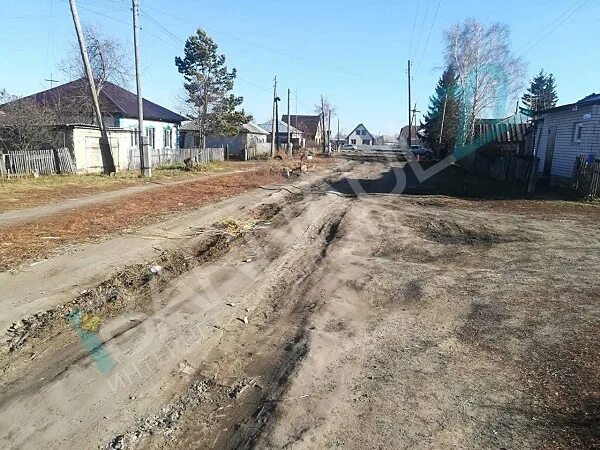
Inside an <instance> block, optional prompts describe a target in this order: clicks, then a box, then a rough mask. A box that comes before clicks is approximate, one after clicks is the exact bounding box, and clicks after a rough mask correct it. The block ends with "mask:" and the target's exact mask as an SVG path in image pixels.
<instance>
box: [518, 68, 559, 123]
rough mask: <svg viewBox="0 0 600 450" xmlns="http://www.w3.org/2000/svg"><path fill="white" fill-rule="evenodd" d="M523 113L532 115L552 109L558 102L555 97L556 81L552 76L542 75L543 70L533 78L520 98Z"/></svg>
mask: <svg viewBox="0 0 600 450" xmlns="http://www.w3.org/2000/svg"><path fill="white" fill-rule="evenodd" d="M521 101H522V102H523V105H524V109H523V112H525V113H529V114H531V113H534V112H536V111H542V110H544V109H549V108H554V107H555V106H556V103H557V102H558V96H557V95H556V80H555V79H554V75H552V74H548V75H546V74H545V73H544V69H541V70H540V72H539V73H538V74H537V75H536V76H535V77H533V80H532V81H531V84H530V86H529V87H528V88H527V92H526V93H525V94H524V95H523V97H522V98H521Z"/></svg>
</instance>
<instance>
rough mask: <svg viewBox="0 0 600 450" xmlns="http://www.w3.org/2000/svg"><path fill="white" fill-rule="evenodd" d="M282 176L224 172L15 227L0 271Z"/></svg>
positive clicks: (2, 241)
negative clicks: (69, 245)
mask: <svg viewBox="0 0 600 450" xmlns="http://www.w3.org/2000/svg"><path fill="white" fill-rule="evenodd" d="M280 180H281V175H280V172H279V171H278V170H272V169H270V168H269V169H257V170H255V171H252V172H246V173H241V174H230V175H226V174H224V175H223V176H220V177H217V178H214V177H213V178H211V179H210V180H202V179H199V180H198V181H191V182H189V183H184V184H177V185H172V186H165V187H164V188H161V189H160V190H155V191H152V192H142V193H138V194H135V195H131V196H129V197H126V198H124V199H119V200H115V201H112V202H107V203H102V204H99V205H92V206H88V207H84V208H80V209H77V210H74V211H69V212H66V213H64V214H60V215H56V216H50V217H48V218H46V219H42V220H37V221H35V222H26V223H23V224H20V225H16V226H13V227H11V228H9V229H7V230H6V231H4V232H3V233H2V236H1V237H0V270H3V271H4V270H7V269H9V268H11V267H15V266H17V265H19V264H21V263H23V262H26V261H31V260H35V259H40V258H43V257H46V256H48V255H49V254H50V253H51V252H52V251H53V250H56V249H57V248H58V247H60V246H63V245H65V244H70V243H78V242H83V241H86V240H92V239H97V238H101V237H104V236H107V235H110V234H113V233H116V232H119V231H122V230H125V229H129V228H132V227H137V226H141V225H143V224H146V223H149V222H151V221H156V220H157V219H158V218H159V217H161V216H164V215H165V214H168V213H172V212H176V211H184V210H188V209H191V208H195V207H198V206H200V205H204V204H207V203H211V202H215V201H218V200H221V199H224V198H228V197H232V196H235V195H238V194H241V193H243V192H246V191H248V190H251V189H254V188H256V187H258V186H261V185H264V184H269V183H273V182H275V181H280Z"/></svg>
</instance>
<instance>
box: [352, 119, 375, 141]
mask: <svg viewBox="0 0 600 450" xmlns="http://www.w3.org/2000/svg"><path fill="white" fill-rule="evenodd" d="M346 143H347V144H354V145H374V144H375V137H374V136H373V135H372V134H371V133H369V130H367V128H366V127H365V126H364V125H363V124H362V123H361V124H359V125H358V126H357V127H356V128H355V129H354V130H352V133H350V134H349V135H348V136H347V137H346Z"/></svg>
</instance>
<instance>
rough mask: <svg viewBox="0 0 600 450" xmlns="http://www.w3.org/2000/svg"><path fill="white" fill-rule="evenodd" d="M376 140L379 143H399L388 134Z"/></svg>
mask: <svg viewBox="0 0 600 450" xmlns="http://www.w3.org/2000/svg"><path fill="white" fill-rule="evenodd" d="M375 139H376V140H378V141H383V142H392V143H394V142H396V141H397V139H396V138H395V137H394V136H390V135H388V134H381V135H379V136H377V137H376V138H375Z"/></svg>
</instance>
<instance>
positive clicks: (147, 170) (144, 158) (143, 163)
mask: <svg viewBox="0 0 600 450" xmlns="http://www.w3.org/2000/svg"><path fill="white" fill-rule="evenodd" d="M131 3H132V10H133V46H134V49H135V84H136V86H137V100H138V146H139V149H140V170H141V172H142V175H143V176H145V177H151V176H152V163H151V161H150V158H149V155H148V151H149V148H148V142H147V138H146V133H145V130H144V99H143V97H142V75H141V67H140V66H141V64H140V33H139V28H140V26H139V23H138V22H139V18H140V0H131Z"/></svg>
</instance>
